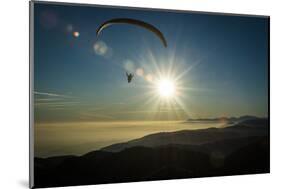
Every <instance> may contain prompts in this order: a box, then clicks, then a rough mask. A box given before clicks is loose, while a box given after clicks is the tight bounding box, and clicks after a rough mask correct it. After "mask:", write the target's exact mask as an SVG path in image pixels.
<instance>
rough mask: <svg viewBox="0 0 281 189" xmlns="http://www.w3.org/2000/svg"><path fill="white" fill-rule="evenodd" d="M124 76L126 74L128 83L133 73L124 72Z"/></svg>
mask: <svg viewBox="0 0 281 189" xmlns="http://www.w3.org/2000/svg"><path fill="white" fill-rule="evenodd" d="M126 76H127V80H128V83H130V82H131V80H132V79H133V77H134V75H133V74H131V73H130V74H128V72H126Z"/></svg>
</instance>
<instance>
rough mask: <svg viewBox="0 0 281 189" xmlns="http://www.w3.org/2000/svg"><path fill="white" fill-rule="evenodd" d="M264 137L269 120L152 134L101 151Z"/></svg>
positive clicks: (266, 133) (250, 120)
mask: <svg viewBox="0 0 281 189" xmlns="http://www.w3.org/2000/svg"><path fill="white" fill-rule="evenodd" d="M264 135H268V120H267V119H261V118H259V119H247V120H245V121H241V122H240V123H237V124H235V125H232V126H230V127H225V128H208V129H198V130H182V131H176V132H163V133H156V134H150V135H147V136H145V137H142V138H139V139H135V140H131V141H128V142H124V143H117V144H113V145H110V146H107V147H105V148H102V149H101V150H103V151H109V152H119V151H122V150H124V149H126V148H131V147H134V146H145V147H157V146H161V145H167V144H182V145H202V144H207V143H213V142H216V141H220V140H229V139H235V138H248V137H251V136H264Z"/></svg>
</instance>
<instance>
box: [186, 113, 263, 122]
mask: <svg viewBox="0 0 281 189" xmlns="http://www.w3.org/2000/svg"><path fill="white" fill-rule="evenodd" d="M256 119H264V118H258V117H256V116H250V115H246V116H241V117H215V118H196V119H194V118H188V119H187V120H186V121H187V122H221V121H223V122H228V123H239V122H242V121H245V120H256Z"/></svg>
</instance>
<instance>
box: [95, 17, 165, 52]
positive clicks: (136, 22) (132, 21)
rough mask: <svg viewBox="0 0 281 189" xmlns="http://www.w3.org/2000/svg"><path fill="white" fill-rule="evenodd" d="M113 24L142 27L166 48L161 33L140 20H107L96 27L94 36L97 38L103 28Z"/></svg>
mask: <svg viewBox="0 0 281 189" xmlns="http://www.w3.org/2000/svg"><path fill="white" fill-rule="evenodd" d="M114 24H131V25H135V26H139V27H142V28H144V29H147V30H149V31H150V32H152V33H154V34H155V35H156V36H157V37H158V38H159V39H160V40H161V42H162V44H163V45H164V47H167V41H166V39H165V37H164V35H163V34H162V32H161V31H160V30H159V29H157V28H156V27H155V26H153V25H151V24H149V23H146V22H143V21H141V20H135V19H131V18H116V19H111V20H108V21H106V22H104V23H103V24H101V25H100V26H99V27H98V29H97V32H96V35H97V36H99V35H100V33H101V32H102V31H103V30H104V29H105V28H107V27H109V26H111V25H114Z"/></svg>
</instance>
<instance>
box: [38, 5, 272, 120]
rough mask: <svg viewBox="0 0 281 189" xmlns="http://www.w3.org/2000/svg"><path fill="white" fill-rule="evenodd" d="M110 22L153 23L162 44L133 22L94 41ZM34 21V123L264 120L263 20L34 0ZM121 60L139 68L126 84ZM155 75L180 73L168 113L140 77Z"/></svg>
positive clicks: (265, 41)
mask: <svg viewBox="0 0 281 189" xmlns="http://www.w3.org/2000/svg"><path fill="white" fill-rule="evenodd" d="M112 18H133V19H139V20H142V21H145V22H147V23H150V24H152V25H154V26H155V27H157V28H158V29H159V30H161V32H162V33H163V34H164V36H165V38H166V40H167V43H168V47H167V48H165V47H163V45H162V44H161V42H160V41H159V39H158V38H157V37H155V35H154V34H153V33H151V32H149V31H146V30H144V29H142V28H139V27H136V26H131V25H116V26H112V27H109V28H107V29H105V30H104V31H103V32H102V34H101V35H100V36H99V37H98V38H97V37H96V34H95V33H96V29H97V28H98V26H99V25H100V24H101V23H103V22H105V21H106V20H109V19H112ZM34 24H35V27H34V34H35V44H34V46H35V48H34V49H35V50H34V54H35V59H34V60H35V61H34V64H35V65H34V89H35V119H36V121H38V122H44V121H81V120H82V121H83V120H86V121H99V120H143V119H163V118H166V117H167V115H169V116H170V117H169V118H170V119H185V118H187V117H216V116H241V115H246V114H247V115H249V114H250V115H257V116H267V114H268V112H267V111H268V110H267V106H268V59H267V57H268V19H267V18H263V17H242V16H222V15H208V14H202V13H177V12H160V11H150V10H127V9H113V8H100V7H99V8H97V7H86V6H68V5H67V6H66V5H64V6H62V5H51V4H50V5H46V4H40V3H37V4H35V20H34ZM73 32H79V36H74V34H73ZM95 45H98V46H96V47H104V49H101V50H102V51H99V50H100V49H96V50H95V48H94V46H95ZM103 50H104V51H103ZM128 62H130V65H131V67H133V68H132V69H133V70H134V71H135V70H136V69H137V68H140V69H142V70H143V72H144V73H143V74H142V76H138V75H136V74H135V77H134V79H133V82H132V83H130V84H128V83H127V80H126V77H125V72H126V69H127V67H126V64H127V63H128ZM159 70H160V71H161V72H164V73H167V72H168V71H169V70H173V71H174V72H173V76H174V77H176V76H178V75H180V74H181V73H183V72H184V73H185V74H183V75H182V77H180V79H178V80H177V82H178V84H179V85H180V86H181V88H183V89H182V91H181V97H178V101H177V102H170V103H171V104H173V106H172V108H171V106H168V107H166V108H165V109H163V108H162V109H161V108H160V109H159V106H160V105H161V99H155V98H154V97H153V96H155V94H153V90H152V89H151V85H153V84H151V82H148V81H147V80H146V79H145V77H146V76H147V75H150V76H152V77H154V78H156V77H157V73H158V72H159ZM134 71H132V72H134ZM164 75H165V74H164ZM156 101H157V102H158V103H156ZM171 101H172V100H171ZM159 104H160V105H159ZM122 112H123V113H122ZM152 114H153V116H151V115H152ZM155 115H156V116H155Z"/></svg>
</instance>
